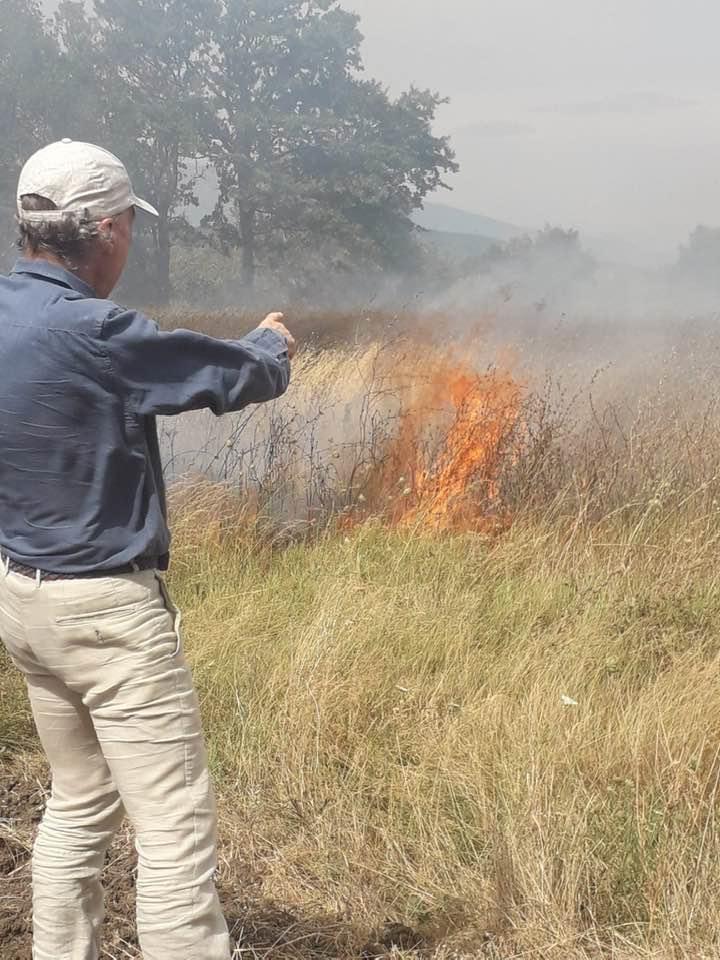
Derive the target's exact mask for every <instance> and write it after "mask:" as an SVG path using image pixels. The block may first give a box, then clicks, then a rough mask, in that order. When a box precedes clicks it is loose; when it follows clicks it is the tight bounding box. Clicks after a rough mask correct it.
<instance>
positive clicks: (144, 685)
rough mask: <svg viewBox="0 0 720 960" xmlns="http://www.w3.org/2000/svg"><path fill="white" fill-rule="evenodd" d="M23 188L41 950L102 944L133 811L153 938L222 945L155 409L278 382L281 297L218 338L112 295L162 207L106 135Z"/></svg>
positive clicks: (13, 492)
mask: <svg viewBox="0 0 720 960" xmlns="http://www.w3.org/2000/svg"><path fill="white" fill-rule="evenodd" d="M17 202H18V211H17V216H18V223H19V228H20V246H21V248H22V254H23V255H22V258H21V259H20V260H19V261H18V263H17V265H16V266H15V269H14V271H13V273H12V275H11V276H10V277H8V278H0V637H1V638H2V640H3V641H4V643H5V646H6V647H7V650H8V651H9V653H10V656H11V657H12V659H13V661H14V662H15V664H16V665H17V666H18V667H19V668H20V670H21V671H22V672H23V673H24V675H25V678H26V680H27V686H28V691H29V696H30V701H31V705H32V710H33V715H34V718H35V723H36V725H37V729H38V733H39V735H40V739H41V741H42V744H43V747H44V749H45V752H46V754H47V757H48V760H49V763H50V767H51V771H52V794H51V797H50V800H49V801H48V805H47V810H46V812H45V816H44V818H43V821H42V823H41V825H40V829H39V833H38V837H37V841H36V844H35V850H34V854H33V921H34V937H33V942H34V946H33V956H34V958H35V960H96V958H97V957H98V956H99V950H100V928H101V923H102V917H103V894H102V887H101V884H100V871H101V868H102V866H103V859H104V855H105V851H106V849H107V846H108V844H109V842H110V840H111V838H112V836H113V834H114V833H115V831H116V830H117V828H118V827H119V825H120V823H121V821H122V819H123V817H124V815H125V814H127V816H128V817H129V819H130V821H131V822H132V824H133V826H134V829H135V833H136V837H137V849H138V854H139V867H138V883H137V887H138V890H137V893H138V932H139V937H140V944H141V948H142V950H143V955H144V958H145V960H228V958H229V956H230V945H229V938H228V932H227V928H226V925H225V922H224V920H223V917H222V915H221V911H220V905H219V901H218V897H217V893H216V890H215V886H214V872H215V868H216V853H215V807H214V800H213V794H212V787H211V785H210V782H209V777H208V769H207V761H206V755H205V747H204V743H203V737H202V731H201V728H200V719H199V715H198V704H197V700H196V697H195V694H194V691H193V685H192V679H191V676H190V673H189V671H188V668H187V665H186V663H185V660H184V659H183V655H182V649H181V639H180V634H179V626H180V615H179V613H178V611H177V609H176V608H175V607H174V606H173V605H172V602H171V600H170V598H169V595H168V592H167V589H166V586H165V582H164V579H163V573H162V571H163V570H165V569H166V568H167V564H168V549H169V540H170V538H169V534H168V528H167V523H166V510H165V492H164V485H163V478H162V471H161V466H160V457H159V451H158V441H157V433H156V428H155V416H156V415H158V414H164V415H168V414H178V413H182V412H183V411H185V410H194V409H198V408H201V407H209V408H210V409H211V410H213V411H214V412H215V413H216V414H221V413H225V412H227V411H232V410H240V409H241V408H242V407H244V406H246V405H247V404H249V403H257V402H260V401H267V400H272V399H274V398H275V397H278V396H279V395H280V394H282V393H283V392H284V391H285V389H286V388H287V385H288V381H289V376H290V366H289V363H290V359H291V358H292V355H293V353H294V347H295V345H294V341H293V339H292V337H291V335H290V334H289V332H288V331H287V329H286V328H285V327H284V326H283V324H282V323H281V319H282V314H271V315H270V316H269V317H268V318H267V319H266V320H265V321H264V322H263V323H262V324H261V325H260V327H259V328H258V329H257V330H255V331H254V332H253V333H251V334H250V335H249V336H247V337H245V338H244V339H242V340H233V341H229V340H228V341H224V340H216V339H211V338H209V337H205V336H201V335H200V334H196V333H190V332H188V331H183V330H176V331H173V332H171V333H163V332H160V331H159V330H158V328H157V327H156V325H155V324H154V323H153V322H151V321H150V320H148V319H147V318H146V317H145V316H143V315H142V314H141V313H137V312H135V311H133V310H127V309H123V308H122V307H119V306H116V305H115V304H114V303H112V302H111V301H110V300H108V299H107V298H108V297H109V295H110V293H111V291H112V290H113V288H114V287H115V285H116V283H117V281H118V279H119V278H120V275H121V274H122V272H123V269H124V267H125V264H126V261H127V256H128V250H129V248H130V243H131V239H132V229H133V220H134V218H135V215H136V211H138V210H141V211H145V212H146V213H148V214H150V215H157V213H156V211H155V210H154V208H153V207H151V206H150V205H149V204H148V203H146V202H145V201H143V200H139V199H138V198H137V197H136V196H135V194H134V192H133V189H132V186H131V183H130V179H129V177H128V174H127V171H126V170H125V168H124V166H123V165H122V163H121V162H120V161H119V160H118V159H117V158H116V157H114V156H113V155H112V154H110V153H108V152H107V151H105V150H102V149H100V148H99V147H96V146H92V145H90V144H85V143H75V142H71V141H69V140H63V141H62V142H61V143H54V144H52V145H50V146H49V147H46V148H44V149H43V150H40V151H39V152H38V153H36V154H35V155H34V156H33V157H31V158H30V160H29V161H28V162H27V164H26V165H25V167H24V169H23V171H22V173H21V175H20V182H19V185H18V197H17Z"/></svg>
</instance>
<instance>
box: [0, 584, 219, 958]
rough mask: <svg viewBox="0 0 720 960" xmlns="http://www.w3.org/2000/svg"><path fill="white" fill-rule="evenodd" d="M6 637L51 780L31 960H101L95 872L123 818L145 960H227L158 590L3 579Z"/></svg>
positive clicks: (210, 825)
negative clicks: (129, 833) (131, 844)
mask: <svg viewBox="0 0 720 960" xmlns="http://www.w3.org/2000/svg"><path fill="white" fill-rule="evenodd" d="M0 637H1V638H2V639H3V641H4V643H5V646H6V647H7V649H8V651H9V653H10V656H11V657H12V659H13V661H14V662H15V663H16V665H17V666H18V667H19V669H20V670H21V671H22V672H23V673H24V675H25V678H26V680H27V686H28V691H29V694H30V701H31V704H32V710H33V715H34V717H35V723H36V725H37V729H38V733H39V735H40V739H41V741H42V745H43V747H44V749H45V752H46V754H47V757H48V760H49V762H50V767H51V770H52V794H51V797H50V800H49V801H48V805H47V810H46V812H45V816H44V818H43V821H42V823H41V825H40V829H39V833H38V836H37V841H36V843H35V849H34V853H33V864H32V870H33V943H34V946H33V957H34V958H35V960H97V957H98V956H99V952H100V932H101V925H102V919H103V891H102V887H101V884H100V872H101V869H102V866H103V860H104V856H105V851H106V849H107V847H108V844H109V843H110V840H111V838H112V836H113V834H114V833H115V831H116V830H117V829H118V827H119V826H120V823H121V822H122V820H123V817H124V815H125V813H127V816H128V817H129V819H130V821H131V823H132V825H133V827H134V829H135V835H136V838H137V842H136V845H137V851H138V855H139V866H138V880H137V925H138V935H139V938H140V945H141V949H142V951H143V957H144V960H228V958H229V956H230V946H229V938H228V932H227V927H226V925H225V921H224V920H223V917H222V914H221V910H220V904H219V901H218V897H217V893H216V890H215V885H214V879H213V876H214V872H215V867H216V854H215V821H216V815H215V804H214V798H213V792H212V787H211V784H210V779H209V776H208V769H207V760H206V754H205V746H204V743H203V737H202V731H201V728H200V719H199V714H198V704H197V699H196V697H195V693H194V690H193V686H192V678H191V676H190V672H189V670H188V667H187V665H186V663H185V660H184V658H183V655H182V651H181V649H180V634H179V614H178V612H177V610H176V609H175V608H174V607H173V606H172V604H171V602H170V600H169V597H168V595H167V590H166V588H165V584H164V582H163V581H162V579H161V577H160V576H159V575H158V574H156V573H154V572H153V571H148V572H145V573H134V574H131V575H128V576H122V577H112V578H111V577H107V578H100V579H80V578H77V579H73V580H48V581H44V582H43V581H42V580H41V581H40V583H38V582H36V581H34V580H30V579H28V578H26V577H23V576H20V575H19V574H15V573H12V572H10V573H7V572H6V569H5V567H4V565H2V566H0Z"/></svg>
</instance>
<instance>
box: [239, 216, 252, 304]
mask: <svg viewBox="0 0 720 960" xmlns="http://www.w3.org/2000/svg"><path fill="white" fill-rule="evenodd" d="M240 236H241V238H242V280H243V284H244V285H245V287H247V289H248V290H252V289H253V287H254V286H255V211H254V210H246V209H241V210H240Z"/></svg>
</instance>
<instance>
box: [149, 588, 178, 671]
mask: <svg viewBox="0 0 720 960" xmlns="http://www.w3.org/2000/svg"><path fill="white" fill-rule="evenodd" d="M155 577H156V579H157V582H158V587H159V589H160V595H161V596H162V598H163V603H164V604H165V609H166V610H167V612H168V613H169V614H170V616H171V617H172V621H173V633H174V634H175V641H176V644H175V650H174V651H173V654H172V656H173V657H177V656H179V655H180V654H181V653H182V649H183V642H182V611H181V610H180V608H179V607H177V606H176V605H175V604H174V603H173V599H172V597H171V596H170V591H169V589H168V585H167V582H166V580H165V577H164V576H162V574H160V573H156V574H155Z"/></svg>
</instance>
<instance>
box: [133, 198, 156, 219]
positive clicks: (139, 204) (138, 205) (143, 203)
mask: <svg viewBox="0 0 720 960" xmlns="http://www.w3.org/2000/svg"><path fill="white" fill-rule="evenodd" d="M133 206H134V207H135V209H136V210H144V211H145V213H149V214H150V216H151V217H159V216H160V214H159V213H158V212H157V210H156V209H155V207H154V206H153V205H152V204H151V203H148V202H147V200H141V199H140V197H133Z"/></svg>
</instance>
